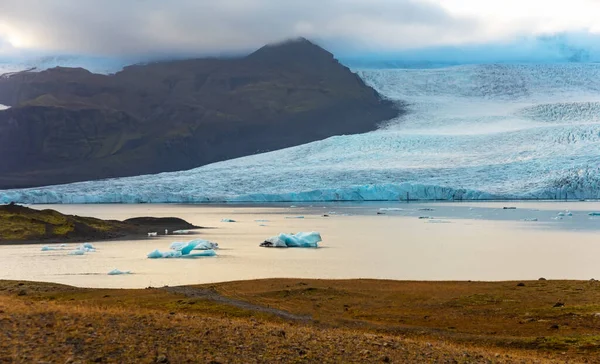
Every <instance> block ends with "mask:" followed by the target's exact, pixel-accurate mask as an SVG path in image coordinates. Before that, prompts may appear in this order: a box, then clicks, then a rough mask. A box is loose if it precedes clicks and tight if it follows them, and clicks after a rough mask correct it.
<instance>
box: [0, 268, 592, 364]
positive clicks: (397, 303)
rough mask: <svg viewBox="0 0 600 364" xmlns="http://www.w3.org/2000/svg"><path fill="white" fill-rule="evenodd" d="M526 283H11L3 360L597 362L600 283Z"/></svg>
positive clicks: (3, 287)
mask: <svg viewBox="0 0 600 364" xmlns="http://www.w3.org/2000/svg"><path fill="white" fill-rule="evenodd" d="M517 283H518V282H501V283H480V282H443V283H440V282H397V281H375V280H347V281H330V280H298V279H282V280H279V279H278V280H259V281H245V282H230V283H223V284H215V285H204V286H194V287H186V288H176V289H172V288H170V289H165V288H161V289H156V288H152V289H144V290H106V289H102V290H96V289H79V288H72V287H67V286H60V285H55V284H43V283H31V282H9V281H0V363H13V362H17V363H20V362H22V363H37V362H51V363H55V362H56V363H65V362H71V363H75V362H82V363H87V362H106V363H108V362H110V363H153V362H162V363H166V362H170V363H182V362H183V363H185V362H189V363H196V362H200V363H203V362H207V363H208V362H213V363H217V362H219V363H230V362H236V363H254V362H261V363H270V362H299V363H306V362H325V363H329V362H331V363H350V362H367V363H377V362H395V363H406V362H417V363H420V362H432V363H438V362H440V363H456V362H458V363H479V362H487V363H504V362H518V363H521V362H523V363H529V362H600V314H599V313H600V283H599V282H596V281H589V282H582V281H578V282H573V281H535V282H524V283H525V285H524V286H520V285H519V286H518V285H517ZM174 292H177V293H174ZM557 303H562V304H564V306H562V305H557ZM554 306H561V307H554Z"/></svg>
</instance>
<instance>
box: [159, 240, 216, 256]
mask: <svg viewBox="0 0 600 364" xmlns="http://www.w3.org/2000/svg"><path fill="white" fill-rule="evenodd" d="M170 248H171V250H177V251H181V252H183V251H188V254H189V252H190V251H192V250H214V249H219V244H218V243H214V242H212V241H208V240H202V239H197V240H192V241H190V242H187V243H183V242H174V243H172V244H171V246H170Z"/></svg>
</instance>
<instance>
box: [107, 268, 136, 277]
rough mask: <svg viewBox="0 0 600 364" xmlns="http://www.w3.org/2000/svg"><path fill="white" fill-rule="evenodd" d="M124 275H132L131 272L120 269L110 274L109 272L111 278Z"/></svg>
mask: <svg viewBox="0 0 600 364" xmlns="http://www.w3.org/2000/svg"><path fill="white" fill-rule="evenodd" d="M124 274H131V271H129V270H126V271H122V270H118V269H113V270H111V271H110V272H108V275H109V276H120V275H124Z"/></svg>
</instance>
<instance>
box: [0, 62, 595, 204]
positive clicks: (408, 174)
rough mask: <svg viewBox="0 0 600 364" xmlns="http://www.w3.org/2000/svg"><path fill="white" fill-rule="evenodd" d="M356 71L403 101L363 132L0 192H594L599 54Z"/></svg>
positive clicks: (61, 197) (577, 195)
mask: <svg viewBox="0 0 600 364" xmlns="http://www.w3.org/2000/svg"><path fill="white" fill-rule="evenodd" d="M355 72H357V73H358V75H359V76H360V77H361V78H362V79H363V80H364V81H365V82H366V83H367V84H369V85H371V86H372V87H374V88H375V89H376V90H377V91H379V92H380V93H381V94H382V95H383V96H384V97H386V98H388V99H391V100H397V102H398V103H403V104H404V105H406V107H407V108H408V110H409V112H408V113H407V114H405V115H403V116H402V117H400V118H398V119H394V120H390V121H388V122H386V123H384V124H383V125H381V127H380V128H379V129H378V130H376V131H373V132H370V133H365V134H358V135H341V136H335V137H332V138H328V139H325V140H322V141H318V142H314V143H309V144H304V145H300V146H297V147H293V148H287V149H283V150H278V151H273V152H269V153H263V154H257V155H253V156H248V157H244V158H238V159H234V160H229V161H225V162H219V163H214V164H211V165H207V166H203V167H200V168H195V169H192V170H187V171H179V172H171V173H161V174H156V175H144V176H136V177H128V178H117V179H107V180H101V181H90V182H80V183H73V184H68V185H60V186H48V187H42V188H31V189H17V190H5V191H0V202H1V203H9V202H13V201H14V202H17V203H26V204H27V203H49V204H52V203H143V202H146V203H204V202H253V203H259V202H282V201H288V202H302V201H397V200H405V199H410V200H493V199H565V198H568V199H582V198H592V199H595V198H600V64H594V63H557V64H484V65H463V66H454V67H446V68H435V69H357V70H355Z"/></svg>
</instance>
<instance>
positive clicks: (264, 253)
mask: <svg viewBox="0 0 600 364" xmlns="http://www.w3.org/2000/svg"><path fill="white" fill-rule="evenodd" d="M33 207H34V208H40V209H41V208H52V209H56V210H59V211H61V212H63V213H68V214H77V215H83V216H94V217H98V218H103V219H126V218H130V217H136V216H156V217H166V216H175V217H180V218H183V219H186V220H187V221H189V222H191V223H194V224H196V225H200V226H206V227H210V229H203V230H198V232H197V233H196V234H194V235H190V236H185V237H180V236H167V237H164V236H163V237H158V238H152V239H142V240H134V241H127V240H124V241H109V242H95V243H94V244H95V245H96V246H97V248H98V251H97V252H95V253H89V254H86V255H83V256H69V255H68V250H64V251H50V252H43V251H41V247H42V245H12V246H0V279H15V280H34V281H47V282H58V283H65V284H70V285H75V286H81V287H117V288H142V287H147V286H155V287H156V286H163V285H171V286H173V285H184V284H199V283H211V282H222V281H231V280H244V279H255V278H273V277H278V278H279V277H295V278H335V279H337V278H339V279H344V278H382V279H398V280H528V279H538V278H539V277H545V278H548V279H590V278H600V265H599V264H598V257H600V218H599V217H593V216H589V212H592V211H600V203H598V202H564V203H558V202H502V203H496V202H494V203H476V202H473V203H471V202H468V203H427V204H417V203H411V204H402V203H361V204H358V203H354V204H349V203H339V204H336V203H331V204H314V205H308V204H306V205H298V207H290V206H289V204H288V205H281V204H280V205H270V206H268V205H259V206H256V205H254V206H243V205H220V206H213V205H146V204H144V205H52V206H49V205H44V206H33ZM503 207H517V209H514V210H513V209H503ZM566 211H570V212H571V213H572V214H573V216H568V215H569V214H568V213H565V212H566ZM378 212H379V213H383V214H382V215H377V213H378ZM561 212H563V213H565V215H567V216H564V217H563V216H559V214H560V213H561ZM324 214H328V215H329V216H330V217H323V215H324ZM297 216H303V217H304V218H302V219H300V218H291V217H297ZM419 217H431V218H432V219H426V218H423V219H420V218H419ZM223 218H229V219H234V220H236V221H237V222H235V223H225V222H221V220H222V219H223ZM532 219H537V221H525V220H532ZM256 220H268V222H262V221H256ZM260 225H266V226H260ZM298 231H319V232H320V233H321V235H322V237H323V242H322V243H321V245H322V248H319V249H267V248H260V247H259V246H258V245H259V244H260V243H261V242H262V241H263V240H264V239H265V238H268V237H270V236H273V235H277V234H279V233H281V232H286V233H294V232H298ZM194 238H201V239H207V240H211V241H215V242H218V243H219V245H220V247H221V249H220V250H218V251H217V253H218V256H217V257H212V258H201V259H193V260H188V259H159V260H151V259H147V258H146V254H147V253H149V252H150V251H152V250H154V249H160V250H167V249H168V248H169V245H170V244H171V243H172V242H173V241H185V240H191V239H194ZM71 246H72V247H75V246H76V245H75V244H71ZM115 268H117V269H120V270H131V271H132V272H133V273H134V274H132V275H124V276H109V275H107V273H108V272H109V271H111V270H112V269H115Z"/></svg>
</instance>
